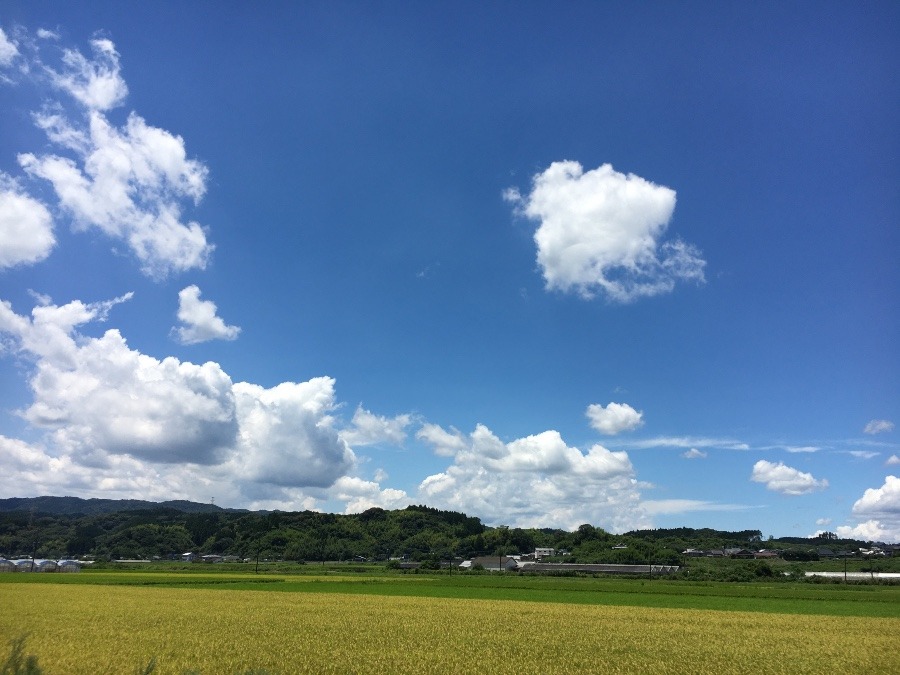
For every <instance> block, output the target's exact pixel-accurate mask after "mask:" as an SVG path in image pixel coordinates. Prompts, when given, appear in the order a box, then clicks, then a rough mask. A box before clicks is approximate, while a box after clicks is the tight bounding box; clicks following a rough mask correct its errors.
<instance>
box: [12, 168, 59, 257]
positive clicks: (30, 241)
mask: <svg viewBox="0 0 900 675" xmlns="http://www.w3.org/2000/svg"><path fill="white" fill-rule="evenodd" d="M55 244H56V237H54V236H53V218H52V216H51V215H50V212H49V211H48V210H47V207H46V206H44V205H43V204H42V203H41V202H39V201H38V200H36V199H33V198H31V197H29V196H28V195H26V194H25V193H24V192H22V190H21V189H19V187H18V185H17V184H16V183H15V182H14V181H12V180H11V179H10V178H8V177H7V176H6V175H5V174H3V173H2V172H0V269H3V268H7V267H15V266H16V265H30V264H33V263H36V262H40V261H41V260H44V259H45V258H46V257H47V256H49V255H50V251H51V250H53V246H54V245H55Z"/></svg>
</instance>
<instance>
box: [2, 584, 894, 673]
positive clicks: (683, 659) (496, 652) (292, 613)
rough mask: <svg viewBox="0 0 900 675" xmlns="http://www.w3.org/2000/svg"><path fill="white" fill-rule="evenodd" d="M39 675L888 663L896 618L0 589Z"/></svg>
mask: <svg viewBox="0 0 900 675" xmlns="http://www.w3.org/2000/svg"><path fill="white" fill-rule="evenodd" d="M24 633H28V634H29V637H28V640H27V643H26V652H27V653H30V654H35V655H36V656H37V657H38V664H39V665H40V666H41V667H42V668H43V669H44V673H46V674H47V675H53V674H56V673H61V674H66V675H76V674H79V673H90V674H92V675H93V674H97V673H115V674H119V673H137V672H141V670H142V669H143V668H145V667H146V665H147V664H148V662H149V661H150V660H151V658H154V659H155V663H156V667H155V669H154V671H153V672H154V673H160V674H168V673H179V674H182V673H186V672H191V673H204V674H219V673H247V672H257V673H259V672H263V671H264V672H267V673H271V674H273V675H274V674H278V673H474V672H481V671H493V672H503V673H548V672H549V673H601V672H602V673H718V674H721V673H754V674H758V673H816V674H817V675H819V674H820V673H822V672H841V671H843V672H865V671H869V670H873V671H875V672H892V671H894V672H896V671H898V670H900V656H898V650H897V636H898V634H900V619H896V618H871V617H858V616H850V617H847V616H843V617H840V616H813V615H797V614H773V613H761V612H733V611H714V610H704V609H669V608H654V607H627V606H605V605H578V604H562V603H548V602H528V601H521V600H516V601H511V600H497V599H491V600H481V599H460V598H432V597H396V596H379V595H365V594H361V595H348V594H335V593H328V592H327V591H326V592H321V593H318V592H317V593H310V592H306V593H285V592H274V591H265V590H210V589H194V588H165V587H140V586H111V585H104V586H94V585H86V584H46V583H41V584H32V583H27V584H26V583H16V584H0V638H2V640H3V642H4V643H6V642H8V641H9V640H10V639H13V638H16V637H18V636H20V635H22V634H24Z"/></svg>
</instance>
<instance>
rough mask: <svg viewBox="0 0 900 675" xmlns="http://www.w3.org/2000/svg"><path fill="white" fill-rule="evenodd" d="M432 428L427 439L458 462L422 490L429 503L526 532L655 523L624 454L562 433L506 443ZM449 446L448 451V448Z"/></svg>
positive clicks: (483, 433) (483, 431)
mask: <svg viewBox="0 0 900 675" xmlns="http://www.w3.org/2000/svg"><path fill="white" fill-rule="evenodd" d="M440 431H443V430H441V429H440V428H439V427H435V426H434V425H432V426H431V427H429V429H428V431H427V432H426V433H425V434H421V432H420V438H422V439H423V440H426V441H428V442H431V443H433V444H435V449H436V450H438V449H439V448H443V451H442V453H441V454H444V455H446V456H449V455H450V451H452V453H453V454H452V456H453V457H454V461H453V464H451V465H450V466H449V467H448V468H447V469H446V470H445V471H443V472H441V473H438V474H434V475H432V476H428V477H427V478H426V479H425V480H423V481H422V482H421V484H420V485H419V490H418V495H419V498H420V499H422V500H424V501H425V502H426V503H428V504H433V505H435V506H439V507H440V508H447V509H452V510H458V511H463V512H466V513H477V514H479V515H480V516H481V517H482V518H483V519H484V520H485V521H486V522H489V523H505V524H509V525H514V526H520V527H544V526H546V527H551V526H553V527H569V528H574V527H577V525H578V524H580V523H584V522H591V523H596V524H598V525H601V526H603V527H605V528H607V529H610V530H613V531H623V530H628V529H633V528H637V527H644V526H647V525H648V522H649V521H648V520H647V518H646V515H645V514H644V513H643V511H642V510H641V508H640V494H639V492H638V484H637V481H636V480H635V475H634V468H633V467H632V465H631V461H630V460H629V458H628V455H627V454H626V453H624V452H610V451H609V450H607V449H606V448H604V447H603V446H601V445H594V446H593V447H591V448H590V449H589V450H588V451H587V452H586V453H583V452H582V451H580V450H578V449H577V448H573V447H569V446H568V445H566V443H565V442H564V441H563V439H562V438H561V437H560V435H559V433H558V432H556V431H545V432H543V433H540V434H537V435H534V436H527V437H525V438H520V439H516V440H514V441H512V442H509V443H504V442H503V441H501V440H500V439H499V438H497V437H496V436H495V435H494V434H493V433H492V432H491V431H490V430H489V429H488V428H487V427H485V426H484V425H481V424H479V425H478V426H477V427H476V428H475V431H473V432H472V433H471V434H470V435H469V436H468V437H464V436H462V434H459V432H452V433H451V432H443V434H442V433H439V432H440ZM441 444H442V445H441Z"/></svg>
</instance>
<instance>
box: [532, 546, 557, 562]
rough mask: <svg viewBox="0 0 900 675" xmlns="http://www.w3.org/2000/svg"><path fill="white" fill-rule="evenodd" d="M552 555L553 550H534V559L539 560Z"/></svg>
mask: <svg viewBox="0 0 900 675" xmlns="http://www.w3.org/2000/svg"><path fill="white" fill-rule="evenodd" d="M552 555H556V549H555V548H536V549H534V559H535V560H540V559H541V558H548V557H550V556H552Z"/></svg>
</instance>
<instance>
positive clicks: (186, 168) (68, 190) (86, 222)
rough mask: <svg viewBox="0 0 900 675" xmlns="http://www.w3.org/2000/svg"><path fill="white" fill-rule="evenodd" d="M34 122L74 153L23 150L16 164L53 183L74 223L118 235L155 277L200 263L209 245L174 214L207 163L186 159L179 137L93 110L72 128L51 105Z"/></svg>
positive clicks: (202, 184)
mask: <svg viewBox="0 0 900 675" xmlns="http://www.w3.org/2000/svg"><path fill="white" fill-rule="evenodd" d="M37 121H38V123H39V125H41V126H43V127H44V128H45V129H47V131H48V137H49V138H50V139H51V141H54V142H56V143H65V144H66V145H67V147H68V149H69V150H70V151H71V152H72V153H73V154H74V155H75V159H74V160H73V159H72V158H70V157H65V156H59V155H53V154H47V155H41V156H37V155H35V154H32V153H23V154H21V155H19V163H20V164H21V166H22V168H23V169H25V171H27V172H28V173H29V174H31V175H32V176H36V177H39V178H43V179H45V180H47V181H49V182H50V183H51V184H52V185H53V188H54V190H55V192H56V195H57V198H58V199H59V203H60V206H61V207H62V208H63V209H64V210H65V211H66V212H67V213H69V214H70V215H71V216H72V219H73V225H74V226H75V227H76V228H77V229H88V228H97V229H99V230H101V231H103V232H104V233H105V234H107V235H108V236H110V237H113V238H115V239H121V240H123V241H125V242H126V243H127V244H128V246H129V247H130V248H131V250H132V252H133V253H134V255H135V256H136V257H137V259H138V261H139V262H140V264H141V268H142V270H143V271H144V272H145V273H146V274H148V275H150V276H152V277H155V278H162V277H165V276H166V275H168V274H170V273H172V272H181V271H184V270H188V269H192V268H200V269H203V268H205V267H206V264H207V260H208V258H209V255H210V253H211V252H212V246H211V245H210V244H209V243H208V242H207V240H206V234H205V232H204V230H203V228H202V227H201V226H200V225H199V224H198V223H196V222H189V223H183V222H182V221H181V207H180V204H179V202H180V201H181V200H184V199H192V200H194V201H199V199H200V198H201V197H202V196H203V193H204V192H205V189H206V175H207V170H206V167H205V166H204V165H203V164H201V163H200V162H198V161H196V160H192V159H187V157H186V153H185V149H184V141H183V140H182V139H181V137H179V136H173V135H172V134H170V133H169V132H167V131H165V130H164V129H158V128H155V127H151V126H149V125H148V124H147V123H146V122H145V121H144V120H143V119H142V118H141V117H139V116H138V115H136V114H134V113H132V114H131V115H129V117H128V121H127V122H126V123H125V126H124V127H123V128H117V127H114V126H113V125H111V124H110V123H109V121H108V120H107V119H106V118H105V117H104V116H103V115H102V114H101V113H100V112H96V111H94V112H91V113H90V115H89V122H88V129H87V130H81V129H80V128H78V127H73V126H72V125H71V124H69V123H68V121H66V120H64V119H61V118H60V114H59V113H58V112H47V111H45V112H43V113H41V114H40V115H38V116H37ZM79 161H80V164H79Z"/></svg>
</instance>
